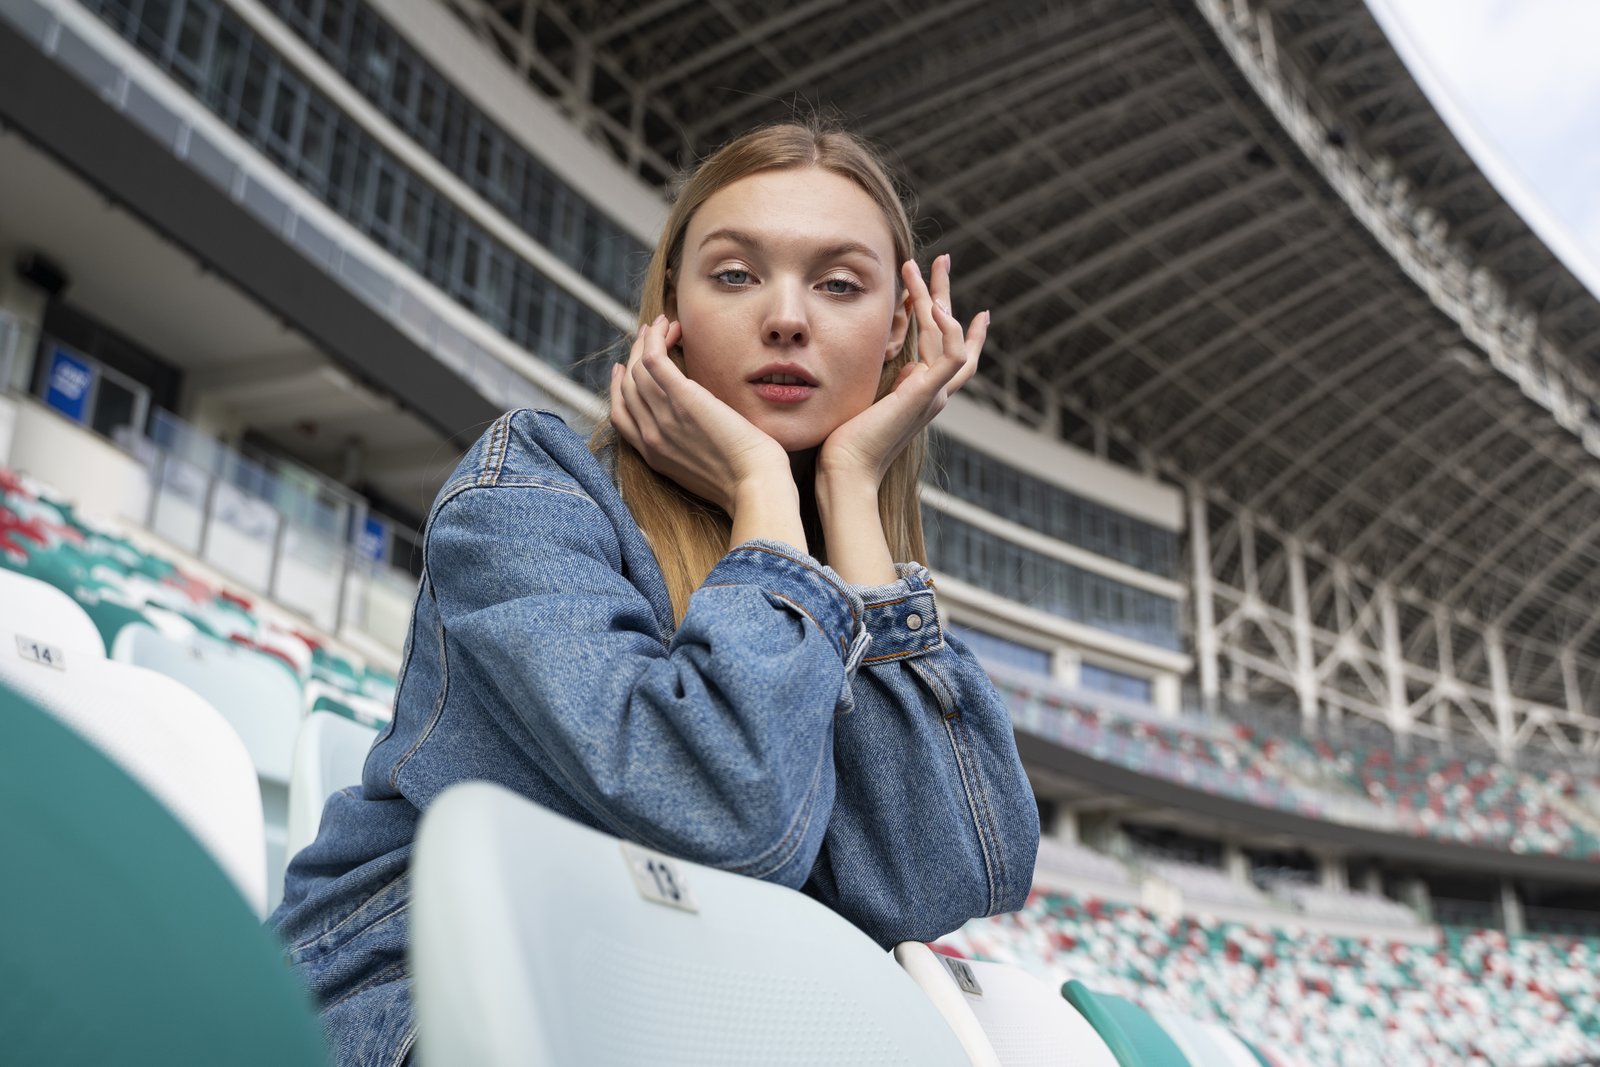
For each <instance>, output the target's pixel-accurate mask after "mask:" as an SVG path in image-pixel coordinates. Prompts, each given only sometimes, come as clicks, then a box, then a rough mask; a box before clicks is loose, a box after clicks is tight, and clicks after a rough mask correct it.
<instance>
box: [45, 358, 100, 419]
mask: <svg viewBox="0 0 1600 1067" xmlns="http://www.w3.org/2000/svg"><path fill="white" fill-rule="evenodd" d="M93 389H94V366H93V364H90V363H88V362H85V361H84V360H82V359H79V358H78V357H77V356H75V355H73V354H72V353H71V352H68V351H67V350H66V349H65V348H57V349H54V350H53V351H52V352H51V353H50V382H49V387H48V388H47V389H46V390H45V394H44V402H45V403H46V404H49V405H50V406H51V407H53V408H55V409H56V410H57V411H59V412H61V414H63V415H65V416H66V417H67V418H69V419H71V420H73V421H74V422H86V421H88V414H89V393H90V392H91V391H92V390H93Z"/></svg>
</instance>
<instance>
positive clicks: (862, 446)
mask: <svg viewBox="0 0 1600 1067" xmlns="http://www.w3.org/2000/svg"><path fill="white" fill-rule="evenodd" d="M929 274H930V275H931V279H932V281H931V285H930V284H929V283H928V282H926V281H924V280H923V277H922V272H921V271H920V270H918V269H917V265H916V263H915V262H913V261H911V260H907V261H906V262H905V263H904V264H902V265H901V267H900V275H901V277H902V278H903V279H904V280H905V284H906V297H907V299H908V300H909V301H910V303H911V312H912V314H913V315H915V316H916V321H917V359H916V361H915V362H912V363H908V364H906V365H905V366H904V367H902V368H901V369H900V375H899V377H898V378H896V379H895V383H894V388H893V389H891V390H890V391H889V392H888V393H886V394H884V396H883V397H882V398H881V399H879V400H878V401H877V402H876V403H874V404H873V405H872V406H871V407H869V408H867V410H865V411H863V412H862V413H861V414H859V415H857V416H856V417H855V418H853V419H851V420H849V421H848V422H846V423H844V424H843V425H841V426H839V427H838V428H837V429H836V430H834V431H833V433H831V434H829V435H828V439H827V440H826V441H824V442H823V443H822V450H821V452H820V453H819V455H818V457H817V470H818V473H819V474H824V473H825V474H826V475H828V476H829V477H830V478H839V479H841V480H843V479H850V478H868V479H870V480H871V482H872V484H873V485H874V486H876V485H877V484H879V483H880V482H882V480H883V476H884V473H885V472H886V471H888V469H889V465H890V464H891V463H893V462H894V459H895V457H896V456H898V455H899V454H900V452H901V450H902V449H904V448H905V446H906V444H907V443H909V442H910V440H911V439H912V438H913V437H915V436H916V435H917V433H918V431H920V430H921V429H922V428H923V427H924V426H926V425H928V423H930V422H932V421H933V418H934V416H936V415H938V414H939V412H940V411H942V410H944V406H945V402H946V401H948V400H949V398H950V396H951V395H952V394H953V393H955V392H956V391H957V390H958V389H960V388H961V387H962V386H963V385H965V384H966V383H967V379H969V378H971V377H972V375H973V372H974V371H976V370H977V369H978V356H979V354H980V353H981V352H982V351H983V342H984V338H985V337H987V336H988V333H989V313H988V312H987V311H984V312H981V313H979V314H978V315H977V316H975V317H974V318H973V320H972V325H971V326H969V327H968V328H967V329H966V331H965V333H963V331H962V329H961V322H960V321H959V320H958V319H957V318H956V317H955V315H954V314H952V312H951V304H950V257H949V256H948V255H943V256H940V257H939V258H938V259H935V260H934V261H933V267H932V269H931V270H930V271H929Z"/></svg>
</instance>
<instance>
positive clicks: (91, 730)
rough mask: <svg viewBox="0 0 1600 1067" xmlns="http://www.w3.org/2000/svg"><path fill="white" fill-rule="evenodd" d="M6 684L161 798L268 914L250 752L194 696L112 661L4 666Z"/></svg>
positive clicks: (2, 659)
mask: <svg viewBox="0 0 1600 1067" xmlns="http://www.w3.org/2000/svg"><path fill="white" fill-rule="evenodd" d="M0 682H3V683H4V684H5V685H8V686H10V687H11V688H12V689H14V690H16V691H17V692H19V693H22V694H24V695H25V696H27V697H28V698H29V699H30V700H32V701H33V702H34V703H36V704H38V705H39V706H40V707H42V708H44V709H46V710H47V711H49V712H50V713H51V714H53V715H55V716H56V718H58V719H60V720H61V721H62V722H63V723H65V724H66V725H68V726H70V727H71V728H72V729H74V730H76V731H77V732H78V733H79V734H81V735H82V736H83V737H84V738H85V739H87V740H88V741H89V742H91V743H92V744H94V745H95V747H97V748H99V749H100V750H101V751H102V752H104V753H105V754H106V755H107V756H109V757H110V758H111V759H112V760H114V761H116V763H117V764H118V765H120V766H121V767H122V769H123V770H124V771H125V772H127V773H128V774H130V775H132V776H133V777H134V778H135V779H137V780H138V781H139V782H140V783H141V784H142V785H143V786H144V787H145V789H147V790H149V792H150V793H151V794H153V795H154V796H155V797H157V798H158V799H159V800H160V801H161V802H162V803H163V804H165V805H166V806H167V808H168V809H169V810H170V811H171V812H172V813H173V814H174V815H175V816H176V817H177V818H178V820H179V821H180V822H182V823H183V824H184V825H185V826H187V827H188V828H189V830H190V832H191V833H193V834H194V836H195V837H196V838H197V839H199V841H200V842H201V843H202V844H203V845H204V846H205V847H206V848H207V850H209V851H210V852H211V854H212V856H214V857H215V858H216V861H217V863H218V864H220V865H221V866H222V868H223V869H224V870H225V871H227V872H228V874H229V876H230V877H231V878H232V879H233V880H234V883H235V884H236V885H237V886H238V888H239V892H240V893H241V894H242V895H243V896H244V898H245V900H246V901H247V902H248V903H249V905H250V907H251V908H252V909H253V910H254V911H255V912H256V913H257V914H258V915H262V916H264V915H265V914H266V910H267V909H266V902H267V897H266V891H267V875H266V849H265V843H264V841H263V838H262V824H261V799H260V795H259V793H258V792H257V790H256V783H255V774H254V771H253V770H252V768H251V766H250V755H249V753H248V752H246V751H245V748H244V744H243V743H242V742H241V741H240V740H239V736H238V734H237V733H235V732H234V730H233V729H232V728H231V727H230V726H229V725H228V723H227V722H226V721H225V720H224V719H223V718H222V716H221V715H219V714H217V712H216V710H215V709H213V708H212V707H211V706H210V705H208V704H207V703H206V701H205V700H204V699H202V698H201V697H199V696H197V695H196V694H195V693H194V692H193V691H191V690H189V689H188V688H186V687H185V686H183V685H180V684H179V683H177V682H175V681H173V680H172V679H170V678H165V677H162V676H161V675H159V674H157V673H155V672H154V671H147V670H145V669H143V668H140V667H134V666H130V665H128V664H125V663H117V662H114V661H111V660H106V659H103V658H102V659H98V660H95V659H88V658H85V659H82V660H79V661H73V660H70V659H69V660H67V661H66V663H65V665H64V666H46V665H44V664H41V663H38V662H35V661H31V660H26V659H22V658H20V657H15V656H0Z"/></svg>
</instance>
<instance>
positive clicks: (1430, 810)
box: [990, 665, 1600, 859]
mask: <svg viewBox="0 0 1600 1067" xmlns="http://www.w3.org/2000/svg"><path fill="white" fill-rule="evenodd" d="M990 675H991V677H993V678H994V680H995V684H996V686H997V687H998V688H999V689H1000V692H1001V694H1002V695H1003V696H1004V697H1005V698H1006V700H1007V702H1008V704H1009V706H1010V708H1011V711H1012V717H1013V720H1014V721H1015V722H1016V723H1017V725H1018V726H1019V727H1021V728H1023V729H1027V730H1029V731H1031V732H1034V733H1037V734H1039V735H1040V736H1042V737H1047V738H1049V739H1050V740H1052V741H1055V742H1057V743H1059V744H1062V745H1065V746H1067V747H1069V748H1072V749H1075V750H1077V751H1080V752H1084V753H1087V754H1089V755H1092V756H1094V757H1095V758H1096V759H1101V760H1105V761H1108V762H1112V763H1116V764H1119V765H1121V766H1125V767H1129V768H1133V769H1137V770H1139V771H1141V772H1143V773H1147V774H1151V775H1155V776H1159V777H1164V778H1168V779H1171V780H1172V781H1176V782H1181V783H1183V784H1185V785H1190V786H1194V787H1196V788H1199V789H1204V790H1207V791H1208V792H1213V793H1216V794H1218V795H1219V796H1226V797H1230V798H1234V799H1238V800H1243V801H1247V802H1249V803H1252V804H1259V805H1264V806H1270V807H1276V808H1280V809H1283V810H1285V811H1292V812H1296V813H1298V814H1303V815H1308V816H1311V817H1313V818H1318V819H1326V820H1331V821H1335V822H1345V823H1349V824H1352V825H1358V826H1375V827H1380V828H1384V829H1388V830H1391V831H1393V832H1399V833H1406V834H1410V835H1412V836H1416V837H1428V838H1434V839H1438V840H1443V841H1457V842H1463V843H1469V844H1477V845H1490V846H1494V847H1499V848H1507V849H1510V850H1511V851H1513V852H1519V853H1528V854H1549V855H1561V856H1569V857H1572V858H1575V859H1592V858H1596V857H1600V805H1596V803H1595V798H1596V795H1597V791H1600V789H1597V785H1596V775H1594V774H1592V773H1591V774H1589V775H1582V774H1578V773H1575V772H1572V771H1567V770H1556V771H1542V772H1532V771H1524V770H1519V769H1518V768H1516V767H1513V766H1510V765H1508V764H1506V763H1503V762H1500V761H1498V760H1495V759H1493V758H1490V757H1478V758H1468V757H1459V756H1452V755H1449V754H1442V753H1434V752H1418V753H1416V754H1415V755H1413V756H1410V757H1401V756H1397V755H1396V742H1395V741H1394V739H1393V737H1392V735H1389V734H1388V733H1387V731H1384V732H1383V733H1382V734H1381V735H1379V736H1381V737H1382V738H1384V739H1385V740H1386V743H1385V741H1380V740H1378V739H1377V738H1375V737H1372V736H1371V734H1370V733H1369V735H1368V738H1369V739H1368V740H1367V741H1366V742H1365V743H1364V744H1360V745H1353V746H1351V747H1344V746H1342V745H1341V746H1335V744H1334V743H1333V742H1331V741H1328V740H1324V739H1316V740H1310V739H1306V738H1302V737H1289V736H1278V735H1272V734H1267V733H1264V732H1261V731H1259V730H1258V729H1256V728H1253V727H1251V726H1246V725H1243V724H1239V723H1233V722H1228V721H1226V720H1211V721H1207V720H1203V719H1199V718H1189V717H1183V718H1169V719H1166V720H1160V719H1157V718H1155V717H1154V715H1153V713H1146V715H1144V716H1138V717H1136V716H1133V715H1131V714H1129V712H1128V710H1127V709H1126V708H1125V707H1122V706H1119V705H1117V704H1114V703H1110V702H1104V703H1101V704H1099V705H1096V704H1095V703H1094V702H1093V698H1092V695H1091V694H1085V693H1081V692H1076V691H1072V690H1068V689H1065V688H1064V687H1062V686H1061V685H1060V684H1059V683H1055V682H1052V681H1051V680H1049V679H1046V678H1039V677H1024V676H1022V675H1020V674H1018V673H1017V672H1015V671H1009V670H1006V669H1004V668H1000V667H997V666H993V665H991V667H990Z"/></svg>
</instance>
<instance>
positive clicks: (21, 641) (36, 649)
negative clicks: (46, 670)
mask: <svg viewBox="0 0 1600 1067" xmlns="http://www.w3.org/2000/svg"><path fill="white" fill-rule="evenodd" d="M17 655H19V656H21V657H22V658H23V659H25V660H31V661H32V662H34V663H42V664H44V665H45V666H46V667H54V668H55V669H56V670H58V671H64V670H66V669H67V659H66V654H65V653H64V652H62V651H61V650H60V649H59V648H57V647H56V646H55V645H47V644H45V643H44V642H43V641H35V640H34V639H33V638H31V637H23V636H22V635H21V634H18V635H17Z"/></svg>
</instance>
